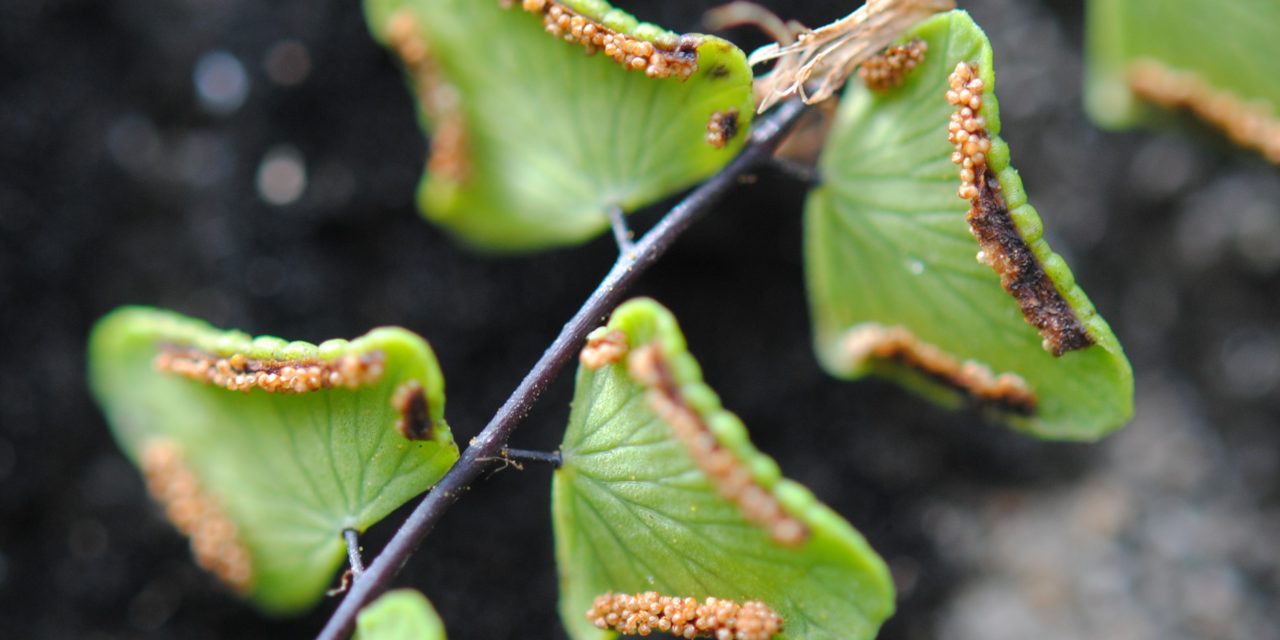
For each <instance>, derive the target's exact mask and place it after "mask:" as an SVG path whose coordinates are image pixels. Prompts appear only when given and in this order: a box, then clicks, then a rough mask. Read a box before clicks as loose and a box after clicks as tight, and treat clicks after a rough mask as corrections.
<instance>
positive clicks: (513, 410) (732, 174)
mask: <svg viewBox="0 0 1280 640" xmlns="http://www.w3.org/2000/svg"><path fill="white" fill-rule="evenodd" d="M804 109H805V107H804V105H803V104H801V102H800V101H799V100H797V99H792V100H790V101H788V102H786V103H783V104H782V105H780V106H779V107H778V108H776V109H775V110H774V111H773V112H772V113H771V114H770V115H769V116H768V117H765V118H762V119H760V120H759V121H758V122H757V123H756V126H755V127H754V128H753V130H752V134H751V139H750V141H749V142H748V144H747V146H746V148H745V149H744V150H743V151H742V153H740V154H738V157H736V158H734V159H733V160H732V161H731V162H729V164H728V165H726V166H725V167H724V168H723V169H721V171H720V172H719V173H717V174H716V175H715V176H713V177H712V178H711V179H709V180H707V181H706V182H704V183H702V185H700V186H699V187H698V188H696V189H694V190H693V191H692V192H691V193H689V195H688V196H686V197H685V199H684V200H682V201H680V203H679V204H677V205H676V206H675V207H674V208H672V209H671V211H669V212H667V215H666V216H664V217H663V218H662V220H660V221H659V222H658V224H656V225H655V226H654V227H653V228H652V229H650V230H649V232H648V233H646V234H644V237H643V238H641V239H640V240H639V241H638V242H636V243H635V244H634V245H633V246H632V250H631V251H628V252H625V253H623V254H621V255H619V256H618V260H617V262H616V263H614V265H613V268H612V269H610V270H609V273H608V275H606V276H605V278H604V280H602V281H601V282H600V285H599V286H597V287H596V290H595V291H594V292H593V293H592V294H591V297H589V298H587V301H586V302H585V303H584V304H583V305H582V308H580V309H578V312H577V313H576V314H574V316H573V318H571V319H570V320H569V322H568V323H566V324H565V325H564V328H563V329H561V330H560V335H559V336H557V337H556V339H555V341H554V342H552V343H551V346H549V347H547V350H546V351H545V352H543V354H542V357H541V358H539V359H538V362H537V363H536V364H534V365H533V368H532V369H530V370H529V373H528V374H526V375H525V377H524V380H522V381H521V382H520V385H519V386H518V387H516V389H515V391H514V392H512V394H511V396H510V397H509V398H507V401H506V402H505V403H504V404H503V405H502V407H501V408H500V409H498V412H497V413H496V414H494V416H493V419H492V420H490V421H489V424H488V425H487V426H485V428H484V430H483V431H481V432H480V433H479V435H477V436H476V437H475V438H473V439H472V440H471V445H470V446H469V447H467V449H466V450H465V451H463V452H462V457H461V458H460V459H459V460H458V462H457V464H454V465H453V467H452V468H451V469H449V472H448V473H446V474H445V476H444V477H443V478H441V480H440V482H439V483H438V484H436V486H435V488H434V489H432V490H431V492H430V493H428V494H427V495H426V497H425V498H423V499H422V502H419V503H418V506H417V507H416V508H414V510H413V513H411V514H409V517H408V518H407V519H406V520H405V522H404V524H402V525H401V526H400V529H399V530H398V531H396V533H395V535H394V536H392V538H391V540H390V541H389V542H387V546H386V547H385V548H383V550H382V553H380V554H378V556H377V557H376V558H374V560H373V563H372V564H370V565H369V568H368V569H367V570H366V571H365V572H364V576H363V577H362V578H361V579H360V580H357V581H355V584H353V585H352V587H351V590H350V591H349V592H347V596H346V597H345V598H343V600H342V603H341V604H339V605H338V608H337V609H336V610H335V611H334V612H333V615H332V616H331V617H330V618H329V622H328V623H327V624H325V627H324V629H322V630H321V631H320V635H319V636H318V640H342V639H343V638H346V637H347V636H348V635H349V634H350V633H351V631H352V628H353V627H354V625H355V619H356V614H357V613H359V611H360V609H361V608H362V607H364V606H365V605H366V604H368V603H369V602H370V601H372V600H373V598H375V597H376V596H378V595H379V594H381V593H382V592H383V591H385V590H386V589H387V587H388V585H389V583H390V582H391V579H392V578H393V577H395V575H396V574H397V573H398V572H399V571H400V569H401V567H403V566H404V564H405V562H407V561H408V559H409V556H411V555H413V552H414V550H415V549H417V547H418V544H419V543H421V542H422V539H423V538H425V537H426V535H427V534H428V533H429V532H430V531H431V529H432V528H433V527H435V524H436V521H437V520H439V519H440V516H441V515H443V514H444V512H445V511H446V510H447V509H448V508H449V507H450V506H452V505H453V503H454V502H456V501H457V500H458V498H459V497H460V496H461V495H462V492H463V490H464V489H466V488H467V487H468V486H470V485H471V483H472V481H474V480H475V479H476V478H477V477H479V476H480V474H481V472H482V471H483V470H484V468H485V467H486V466H487V465H488V464H490V463H491V462H492V461H493V460H494V459H496V458H497V457H498V455H499V453H500V452H501V451H502V448H503V447H504V446H506V443H507V439H508V438H510V436H511V432H512V431H513V430H515V428H516V425H517V424H519V423H520V420H521V419H522V418H524V416H525V415H526V414H528V413H529V410H530V409H531V408H532V407H533V404H534V402H535V401H536V400H537V398H538V396H539V395H540V394H541V393H542V391H543V390H544V389H546V387H547V385H548V384H550V383H551V381H552V380H553V379H554V378H555V376H556V374H557V373H559V371H560V369H561V368H563V367H564V365H565V364H567V363H568V362H569V361H570V360H571V359H572V358H573V356H574V354H576V353H577V352H578V349H579V348H581V346H582V341H583V340H584V339H585V338H586V336H587V333H589V332H590V331H591V330H592V329H594V328H596V327H597V326H599V324H600V323H601V322H602V321H603V320H604V319H605V316H606V314H608V313H609V311H610V310H612V309H613V307H614V306H616V305H617V303H618V302H619V300H620V299H621V298H622V296H623V294H624V293H625V292H626V290H627V289H628V288H630V286H631V285H632V284H633V283H635V281H636V280H637V279H639V278H640V275H641V274H643V273H644V272H645V270H646V269H648V268H649V267H650V266H652V265H653V263H654V262H656V261H657V260H658V257H659V256H661V255H662V254H663V253H665V252H666V251H667V249H669V248H670V247H671V245H672V244H673V243H674V242H675V240H676V238H677V237H679V235H680V234H681V233H682V232H684V230H685V229H687V228H688V227H689V225H691V224H692V223H693V222H694V220H697V219H698V218H700V217H702V216H703V215H705V214H706V213H707V212H708V211H710V210H711V207H712V205H714V204H715V203H716V202H717V201H719V200H720V198H721V197H723V196H724V194H726V193H728V192H729V191H730V190H731V189H732V188H733V187H734V186H736V185H737V184H738V181H739V179H740V178H741V177H742V176H743V175H744V174H746V173H747V172H749V171H751V170H753V169H755V168H756V167H758V166H759V165H760V163H762V162H763V161H765V160H767V159H769V158H770V157H772V156H773V151H774V149H775V148H777V146H778V144H779V143H780V142H781V141H782V139H783V137H784V136H785V134H786V133H787V131H789V130H790V128H791V126H792V125H794V124H795V122H796V120H797V119H798V118H799V116H800V114H802V113H803V112H804Z"/></svg>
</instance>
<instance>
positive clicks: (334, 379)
mask: <svg viewBox="0 0 1280 640" xmlns="http://www.w3.org/2000/svg"><path fill="white" fill-rule="evenodd" d="M153 366H154V367H155V369H156V370H157V371H161V372H165V373H173V374H176V375H180V376H182V377H184V378H190V379H192V380H196V381H199V382H204V383H208V384H211V385H214V386H216V387H223V388H226V389H230V390H233V391H244V392H248V391H249V390H250V389H262V390H263V391H266V392H268V393H308V392H311V391H319V390H321V389H331V388H334V387H346V388H348V389H357V388H359V387H362V386H366V385H371V384H374V383H376V382H377V381H378V380H379V379H380V378H381V377H382V371H383V355H382V352H380V351H371V352H369V353H365V354H361V355H346V356H342V357H341V358H338V359H336V360H330V361H326V360H257V359H254V358H249V357H248V356H246V355H244V354H243V353H237V354H234V355H231V356H228V357H225V358H222V357H218V356H215V355H212V354H209V353H206V352H204V351H200V350H198V349H191V348H185V347H178V346H174V345H165V346H162V347H160V351H159V353H157V354H156V357H155V360H154V361H153Z"/></svg>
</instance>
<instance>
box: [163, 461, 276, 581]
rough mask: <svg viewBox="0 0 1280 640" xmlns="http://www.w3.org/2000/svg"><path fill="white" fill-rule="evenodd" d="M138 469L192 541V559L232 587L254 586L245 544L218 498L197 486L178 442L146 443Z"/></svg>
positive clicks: (198, 483) (167, 514)
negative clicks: (193, 557)
mask: <svg viewBox="0 0 1280 640" xmlns="http://www.w3.org/2000/svg"><path fill="white" fill-rule="evenodd" d="M142 473H143V476H144V477H145V478H146V481H147V491H148V492H149V493H150V494H151V497H153V498H155V500H156V501H157V502H159V503H160V504H161V506H163V507H164V511H165V515H166V516H167V517H168V518H169V521H170V522H172V523H173V526H174V527H176V528H177V529H178V531H181V532H182V533H183V534H184V535H186V536H187V537H188V538H189V539H190V540H191V552H192V554H193V555H195V558H196V563H197V564H199V565H200V566H201V567H202V568H204V569H205V570H206V571H208V572H210V573H212V574H214V575H215V576H218V578H220V579H221V580H222V581H223V582H224V583H226V584H227V585H228V586H230V587H231V588H232V589H234V590H235V591H236V592H238V593H247V592H248V591H249V590H250V589H251V588H252V587H253V564H252V559H251V558H250V556H249V549H248V548H247V547H245V546H244V544H243V543H242V542H241V541H240V540H239V538H238V536H237V532H236V525H235V524H234V523H233V522H231V519H230V518H228V517H227V515H226V514H225V513H224V512H223V511H222V507H221V505H220V504H218V501H217V500H216V499H215V498H214V497H213V496H210V495H208V494H206V493H205V492H204V491H203V490H202V489H201V487H200V481H199V480H198V479H197V478H196V477H195V474H193V473H192V472H191V470H190V469H189V468H188V467H187V465H186V462H185V461H184V460H183V456H182V450H181V449H180V448H179V447H178V445H176V444H174V443H173V442H170V441H167V440H155V441H152V442H149V443H147V444H146V446H145V447H144V448H143V450H142Z"/></svg>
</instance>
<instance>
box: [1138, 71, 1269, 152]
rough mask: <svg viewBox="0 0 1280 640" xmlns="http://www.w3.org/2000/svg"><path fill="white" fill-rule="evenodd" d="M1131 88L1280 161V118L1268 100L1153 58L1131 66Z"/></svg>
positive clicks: (1143, 96)
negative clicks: (1218, 86) (1216, 84)
mask: <svg viewBox="0 0 1280 640" xmlns="http://www.w3.org/2000/svg"><path fill="white" fill-rule="evenodd" d="M1129 88H1130V89H1132V90H1133V92H1134V93H1135V94H1137V95H1138V96H1139V97H1141V98H1143V99H1146V100H1149V101H1151V102H1154V103H1156V104H1158V105H1160V106H1163V107H1168V108H1171V109H1187V110H1189V111H1190V112H1191V113H1194V114H1195V115H1196V117H1198V118H1200V119H1201V120H1204V121H1205V122H1207V123H1209V124H1211V125H1213V126H1215V127H1217V128H1218V129H1221V130H1222V131H1223V132H1224V133H1225V134H1226V135H1227V137H1228V138H1230V139H1231V141H1232V142H1234V143H1236V144H1238V145H1240V146H1242V147H1245V148H1246V149H1253V150H1255V151H1258V152H1259V153H1261V154H1262V155H1263V156H1265V157H1266V159H1267V160H1269V161H1271V162H1273V163H1275V164H1280V117H1277V115H1276V113H1275V111H1274V110H1273V108H1272V107H1271V105H1269V104H1267V103H1266V102H1264V101H1254V102H1251V101H1249V100H1246V99H1245V98H1243V97H1241V96H1238V95H1236V94H1234V93H1232V92H1230V91H1225V90H1222V89H1215V88H1214V87H1213V86H1211V85H1210V84H1209V83H1208V82H1206V81H1205V80H1204V78H1202V77H1200V75H1199V74H1196V73H1195V72H1192V71H1183V70H1179V69H1175V68H1173V67H1169V66H1166V65H1164V64H1162V63H1160V62H1156V61H1155V60H1150V59H1143V60H1138V61H1136V62H1134V63H1133V65H1132V66H1130V67H1129Z"/></svg>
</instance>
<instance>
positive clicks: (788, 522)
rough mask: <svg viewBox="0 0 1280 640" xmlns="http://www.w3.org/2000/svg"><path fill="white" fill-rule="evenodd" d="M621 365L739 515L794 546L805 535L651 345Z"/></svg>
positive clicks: (800, 542)
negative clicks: (726, 443)
mask: <svg viewBox="0 0 1280 640" xmlns="http://www.w3.org/2000/svg"><path fill="white" fill-rule="evenodd" d="M627 370H628V372H629V373H630V374H631V378H632V379H633V380H635V381H636V382H637V383H639V384H641V385H643V386H645V387H647V388H648V392H647V393H646V394H645V399H646V400H647V401H648V402H649V407H650V408H651V409H652V410H653V412H654V413H655V414H657V416H658V417H659V418H661V419H662V421H663V422H666V423H667V425H668V426H670V427H671V430H672V431H673V432H675V436H676V439H677V440H679V441H680V443H681V444H682V445H684V447H685V449H686V450H687V451H688V452H689V455H690V456H692V457H693V461H694V463H695V464H697V465H698V468H699V469H701V470H702V472H703V473H705V474H707V477H708V478H709V479H710V480H711V484H712V485H713V486H714V487H715V488H716V492H717V493H719V494H720V496H721V497H723V498H725V499H726V500H730V501H732V502H734V503H736V504H737V505H738V508H739V510H741V512H742V515H743V517H745V518H746V519H747V520H748V521H750V522H752V523H754V524H756V525H759V526H761V527H763V528H764V529H765V530H766V531H768V532H769V536H770V537H771V538H773V540H774V542H777V543H778V544H781V545H783V546H787V547H794V546H797V545H799V544H802V543H804V541H805V540H807V539H808V537H809V528H808V527H807V526H805V524H804V523H803V522H800V521H799V520H797V519H795V518H793V517H791V516H790V515H788V514H787V513H786V511H785V510H783V508H782V504H781V503H780V502H778V499H777V498H776V497H774V495H773V493H771V492H770V491H769V490H768V489H766V488H764V487H761V486H760V485H758V484H756V482H755V480H754V479H753V478H752V477H751V470H750V469H748V468H747V466H746V465H745V464H743V463H742V461H741V460H739V459H738V458H737V456H735V455H734V454H733V452H731V451H729V450H728V449H726V448H724V447H722V446H720V442H719V441H718V440H716V437H715V435H714V434H712V433H711V429H710V427H708V426H707V424H706V422H704V421H703V420H702V417H701V416H699V415H698V413H697V411H694V410H693V408H691V407H690V406H689V405H688V404H687V403H686V402H685V401H684V398H683V397H682V396H681V394H680V389H679V388H678V387H677V386H676V383H675V379H674V378H673V377H672V375H671V369H670V367H669V366H668V365H667V363H666V362H665V361H664V360H663V359H662V354H661V352H660V351H659V350H658V348H657V347H656V346H654V345H652V344H650V345H646V346H644V347H640V348H639V349H633V350H632V351H631V354H630V355H629V356H628V357H627Z"/></svg>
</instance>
